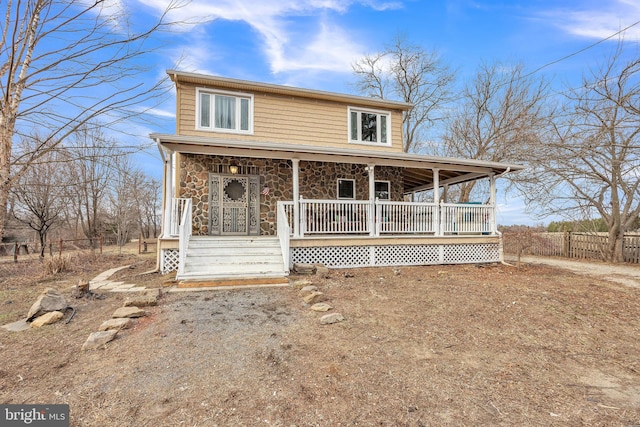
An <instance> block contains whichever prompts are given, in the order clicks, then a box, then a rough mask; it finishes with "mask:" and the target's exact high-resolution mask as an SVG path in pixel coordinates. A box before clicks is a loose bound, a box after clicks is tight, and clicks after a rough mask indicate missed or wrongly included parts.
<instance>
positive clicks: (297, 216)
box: [291, 159, 300, 237]
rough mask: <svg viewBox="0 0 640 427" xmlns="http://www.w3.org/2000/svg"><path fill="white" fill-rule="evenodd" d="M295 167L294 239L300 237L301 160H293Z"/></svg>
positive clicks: (292, 163)
mask: <svg viewBox="0 0 640 427" xmlns="http://www.w3.org/2000/svg"><path fill="white" fill-rule="evenodd" d="M291 165H292V166H293V237H300V176H299V166H300V159H291Z"/></svg>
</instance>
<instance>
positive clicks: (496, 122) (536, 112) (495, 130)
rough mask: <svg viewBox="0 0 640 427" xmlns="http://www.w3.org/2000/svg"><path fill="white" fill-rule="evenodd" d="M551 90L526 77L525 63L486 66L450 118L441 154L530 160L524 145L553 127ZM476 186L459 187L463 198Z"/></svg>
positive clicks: (461, 199)
mask: <svg viewBox="0 0 640 427" xmlns="http://www.w3.org/2000/svg"><path fill="white" fill-rule="evenodd" d="M548 93H549V89H548V84H547V82H545V81H544V80H543V79H537V78H534V77H531V76H526V75H524V67H523V66H522V65H521V64H519V65H516V66H514V67H509V66H505V65H504V64H501V63H499V62H495V63H492V64H483V65H482V66H480V68H479V70H478V72H477V74H476V76H475V78H474V80H473V81H472V82H471V83H469V84H468V85H467V86H466V88H465V89H464V91H463V94H462V99H461V100H460V101H459V103H458V108H457V109H456V110H455V111H453V112H452V113H451V115H450V117H449V118H448V119H447V121H446V125H445V129H446V130H445V133H444V135H443V137H442V140H443V146H442V147H441V149H442V154H443V155H446V156H451V157H462V158H466V159H477V160H487V161H495V162H500V161H519V160H523V159H526V158H527V154H526V150H525V147H527V146H529V147H530V146H532V143H533V142H537V141H538V140H539V138H540V136H541V135H542V134H543V133H544V130H545V129H546V126H547V125H548V117H549V114H550V112H549V111H548V109H547V106H546V104H545V98H546V97H547V96H548ZM474 185H475V182H471V183H467V184H463V185H461V186H460V190H459V194H458V198H459V201H469V197H470V195H471V192H472V190H473V188H474Z"/></svg>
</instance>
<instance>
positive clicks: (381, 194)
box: [375, 181, 391, 200]
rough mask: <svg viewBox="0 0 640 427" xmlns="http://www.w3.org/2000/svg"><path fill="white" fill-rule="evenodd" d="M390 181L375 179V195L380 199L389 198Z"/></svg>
mask: <svg viewBox="0 0 640 427" xmlns="http://www.w3.org/2000/svg"><path fill="white" fill-rule="evenodd" d="M389 188H390V183H389V181H376V182H375V197H376V199H380V200H389V199H390V198H391V197H390V194H391V193H390V192H389Z"/></svg>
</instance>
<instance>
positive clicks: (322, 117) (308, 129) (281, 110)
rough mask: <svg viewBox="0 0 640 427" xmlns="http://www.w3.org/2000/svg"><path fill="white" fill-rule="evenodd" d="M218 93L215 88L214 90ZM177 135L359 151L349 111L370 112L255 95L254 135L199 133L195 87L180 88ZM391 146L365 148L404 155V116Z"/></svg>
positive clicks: (395, 122) (395, 120)
mask: <svg viewBox="0 0 640 427" xmlns="http://www.w3.org/2000/svg"><path fill="white" fill-rule="evenodd" d="M211 89H213V90H215V88H211ZM178 98H179V99H180V111H179V114H178V118H177V119H178V130H177V131H178V134H180V135H190V136H208V137H221V138H228V139H233V140H247V141H259V142H277V143H290V144H300V145H322V146H324V147H327V146H335V147H343V148H344V147H347V146H350V147H352V148H356V147H358V146H359V145H356V144H349V141H348V136H349V132H348V131H349V130H348V129H347V124H348V116H347V114H348V107H349V106H352V107H359V108H367V106H366V105H347V104H343V103H338V102H333V101H326V100H316V99H311V98H303V97H291V96H284V95H278V94H271V93H264V92H255V93H254V108H253V111H254V115H253V117H254V125H253V126H254V133H253V135H242V134H234V133H225V132H215V131H201V130H196V121H195V118H196V86H194V85H185V84H180V87H179V90H178ZM391 124H392V126H391V132H392V138H393V141H392V146H391V147H388V146H376V145H366V149H367V150H382V151H393V152H398V151H400V152H401V151H402V141H401V137H402V113H401V112H399V111H394V112H392V118H391ZM363 147H364V146H363Z"/></svg>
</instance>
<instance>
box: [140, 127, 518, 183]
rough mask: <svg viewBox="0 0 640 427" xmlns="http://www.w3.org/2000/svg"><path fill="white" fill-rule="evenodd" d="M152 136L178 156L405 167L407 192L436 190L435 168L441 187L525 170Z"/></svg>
mask: <svg viewBox="0 0 640 427" xmlns="http://www.w3.org/2000/svg"><path fill="white" fill-rule="evenodd" d="M150 137H151V138H152V139H154V140H155V141H156V142H157V143H158V144H159V145H160V146H161V147H163V148H164V149H166V150H168V151H172V152H178V153H189V154H210V155H221V156H234V157H252V158H268V159H285V160H291V159H299V160H303V161H317V162H331V163H351V164H366V165H373V166H394V167H401V168H404V191H405V193H410V192H412V191H424V190H431V189H433V170H434V169H438V170H439V178H440V185H441V186H442V185H446V184H460V183H463V182H469V181H474V180H478V179H482V178H486V177H489V176H491V175H499V174H503V173H506V172H510V171H518V170H522V169H524V167H523V166H521V165H516V164H509V163H498V162H487V161H482V160H467V159H459V158H451V157H436V156H424V155H420V154H410V153H397V152H388V151H374V150H366V149H362V148H357V149H355V148H335V147H322V146H312V145H300V144H298V145H296V144H285V143H278V142H256V141H252V142H250V143H248V142H247V141H243V140H230V139H224V138H203V137H201V136H185V135H170V134H159V133H152V134H151V135H150Z"/></svg>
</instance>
